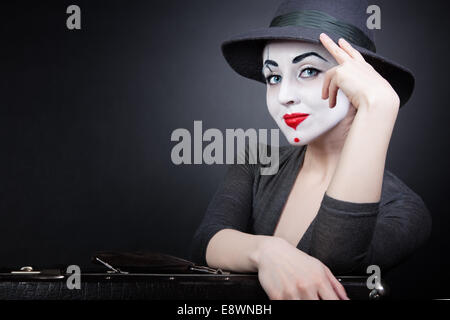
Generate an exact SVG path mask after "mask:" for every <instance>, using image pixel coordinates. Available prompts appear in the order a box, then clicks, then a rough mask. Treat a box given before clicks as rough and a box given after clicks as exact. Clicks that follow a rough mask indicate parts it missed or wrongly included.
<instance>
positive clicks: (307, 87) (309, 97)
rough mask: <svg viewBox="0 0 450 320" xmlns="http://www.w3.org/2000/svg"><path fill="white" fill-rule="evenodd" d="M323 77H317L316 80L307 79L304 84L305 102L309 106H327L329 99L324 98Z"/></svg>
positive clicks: (303, 94)
mask: <svg viewBox="0 0 450 320" xmlns="http://www.w3.org/2000/svg"><path fill="white" fill-rule="evenodd" d="M322 86H323V79H321V78H319V77H318V78H316V79H314V80H310V81H305V83H304V84H303V86H302V91H303V92H302V96H303V101H302V102H303V103H304V104H306V105H309V106H316V107H317V106H325V105H327V104H328V101H327V100H323V99H322Z"/></svg>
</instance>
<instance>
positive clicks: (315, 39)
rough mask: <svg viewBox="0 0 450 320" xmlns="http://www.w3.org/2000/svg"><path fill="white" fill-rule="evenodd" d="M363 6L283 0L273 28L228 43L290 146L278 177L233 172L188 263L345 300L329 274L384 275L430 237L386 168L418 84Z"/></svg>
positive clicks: (279, 288) (409, 195) (292, 291)
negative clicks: (391, 56)
mask: <svg viewBox="0 0 450 320" xmlns="http://www.w3.org/2000/svg"><path fill="white" fill-rule="evenodd" d="M367 6H368V4H367V2H365V1H359V0H352V1H349V0H345V1H335V0H329V1H325V0H321V1H318V0H303V1H300V0H299V1H284V2H283V3H282V4H281V5H280V7H279V9H278V11H277V13H276V15H275V18H274V19H273V20H272V23H271V26H270V28H265V29H259V30H255V31H252V32H250V33H246V34H243V35H240V36H237V37H235V38H233V39H232V40H230V41H227V42H225V43H224V44H223V46H222V49H223V53H224V55H225V58H226V59H227V61H228V62H229V63H230V65H231V66H232V67H233V69H235V70H236V71H237V72H238V73H239V74H241V75H243V76H245V77H248V78H251V79H255V80H258V81H261V82H262V81H264V82H266V86H267V105H268V109H269V112H270V114H271V115H272V117H273V118H274V120H275V121H276V123H277V124H278V126H279V127H280V129H281V130H282V131H283V133H284V134H285V136H286V138H287V139H288V141H289V143H290V144H291V145H290V146H285V147H281V148H279V153H280V164H279V171H278V172H277V173H276V174H275V175H273V176H262V175H260V174H259V164H243V165H242V164H238V165H231V166H230V168H229V170H228V171H227V174H226V177H225V180H224V181H223V183H222V184H221V186H220V188H219V189H218V190H217V192H216V194H215V195H214V198H213V199H212V201H211V202H210V205H209V206H208V209H207V212H206V214H205V217H204V219H203V221H202V223H201V225H200V227H199V228H198V230H197V232H196V234H195V235H194V239H193V242H192V245H191V258H192V260H194V261H196V262H198V263H202V264H208V265H209V266H211V267H216V268H222V269H227V270H232V271H236V272H258V277H259V281H260V283H261V285H262V287H263V288H264V290H265V291H266V293H267V294H268V296H269V298H271V299H348V297H347V295H346V292H345V289H344V288H343V286H342V285H341V284H340V283H339V281H337V279H336V278H335V276H334V275H333V273H334V274H337V273H339V274H351V273H365V271H366V269H367V267H368V266H369V265H378V266H379V267H380V268H381V271H382V272H385V271H387V270H389V269H391V268H392V267H394V266H396V265H398V264H399V263H400V262H402V261H404V260H405V259H406V258H407V257H408V256H410V255H411V254H412V253H413V252H414V251H415V250H416V249H417V248H418V247H420V246H421V245H423V243H424V242H425V241H426V240H427V239H428V237H429V234H430V230H431V217H430V214H429V212H428V209H427V207H426V206H425V204H424V202H423V201H422V199H421V198H420V196H419V195H417V194H416V193H415V192H414V191H412V190H411V189H410V188H409V187H408V186H406V185H405V184H404V183H403V182H402V181H401V180H400V179H399V178H397V177H396V176H395V175H394V174H392V173H391V172H389V171H388V170H385V160H386V153H387V150H388V146H389V141H390V138H391V135H392V131H393V128H394V124H395V121H396V118H397V114H398V112H399V109H400V108H401V107H402V106H403V105H404V104H405V103H406V101H407V100H408V99H409V97H410V95H411V93H412V90H413V87H414V78H413V76H412V74H411V73H410V72H409V71H408V70H407V69H405V68H403V67H401V66H399V65H397V64H395V63H393V62H390V61H388V60H387V59H386V58H383V57H381V56H379V55H377V54H376V53H375V44H374V43H373V34H372V33H371V30H368V29H367V28H366V26H365V22H366V20H365V19H366V17H367V16H366V15H365V12H366V9H367ZM336 8H338V9H339V10H337V9H336ZM327 34H328V35H330V37H329V36H328V35H327ZM344 38H345V39H347V40H348V41H346V40H345V39H344ZM261 70H262V71H261ZM261 72H262V73H261ZM245 156H246V158H249V157H250V156H253V155H251V154H249V151H248V150H246V154H245Z"/></svg>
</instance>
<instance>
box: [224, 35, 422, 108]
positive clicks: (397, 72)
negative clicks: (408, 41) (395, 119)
mask: <svg viewBox="0 0 450 320" xmlns="http://www.w3.org/2000/svg"><path fill="white" fill-rule="evenodd" d="M321 32H322V31H320V30H318V29H313V28H306V27H301V28H299V27H296V26H285V27H271V28H261V29H256V30H252V31H249V32H246V33H242V34H239V35H236V36H234V37H233V38H231V39H229V40H227V41H224V42H223V43H222V46H221V49H222V53H223V56H224V57H225V59H226V61H227V62H228V64H229V65H230V66H231V67H232V68H233V69H234V70H235V71H236V72H237V73H238V74H240V75H242V76H244V77H246V78H249V79H253V80H256V81H259V82H262V83H264V84H265V83H266V82H265V79H264V76H263V74H262V52H263V49H264V46H265V44H266V42H267V41H268V40H276V39H279V40H299V41H306V42H311V43H318V44H321V42H320V40H319V36H320V33H321ZM327 35H329V36H330V37H331V38H332V39H333V40H334V41H336V42H337V41H338V40H339V38H340V36H339V35H336V34H332V33H327ZM352 46H353V47H354V48H355V49H357V50H358V51H359V52H360V53H361V54H362V55H363V57H364V59H365V60H366V61H367V62H368V63H369V64H371V65H372V66H373V67H374V69H375V70H376V71H377V72H378V73H379V74H380V75H381V76H382V77H383V78H385V79H386V80H387V81H388V82H389V83H390V84H391V86H392V87H393V88H394V90H395V91H396V92H397V94H398V96H399V98H400V107H402V106H403V105H404V104H405V103H406V102H407V101H408V100H409V98H410V97H411V95H412V92H413V91H414V83H415V79H414V76H413V74H412V72H411V71H410V70H408V69H407V68H405V67H403V66H401V65H399V64H397V63H395V62H393V61H390V60H389V59H387V58H385V57H383V56H380V55H378V54H376V53H374V52H372V51H370V50H367V49H365V48H362V47H360V46H358V45H355V44H352Z"/></svg>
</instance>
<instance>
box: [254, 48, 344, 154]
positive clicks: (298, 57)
mask: <svg viewBox="0 0 450 320" xmlns="http://www.w3.org/2000/svg"><path fill="white" fill-rule="evenodd" d="M262 58H263V70H262V72H263V74H264V77H265V78H266V79H267V106H268V109H269V112H270V114H271V116H272V117H273V118H274V120H275V122H276V123H277V124H278V126H279V128H280V129H281V131H282V132H283V133H284V135H285V136H286V139H287V140H288V141H289V143H290V144H292V145H306V144H308V143H310V142H311V141H312V140H314V139H315V138H317V137H319V136H320V135H322V134H323V133H325V132H326V131H328V130H330V129H332V128H333V127H334V126H336V125H337V124H338V123H339V122H340V121H341V120H342V119H344V118H345V116H346V115H347V112H348V109H349V107H350V101H349V100H348V99H347V97H346V96H345V94H344V93H343V92H342V91H341V90H339V91H338V95H337V102H336V106H335V107H334V108H332V109H330V108H329V104H328V99H327V100H323V99H322V86H323V81H324V78H325V72H326V71H327V70H328V69H330V68H332V67H334V66H336V65H337V62H336V60H335V59H334V58H333V57H332V56H331V54H330V53H329V52H328V51H327V50H326V49H325V48H324V47H323V46H322V45H321V44H315V43H308V42H303V41H289V40H288V41H282V40H280V41H278V40H276V41H270V42H268V43H267V45H266V47H265V48H264V51H263V57H262ZM295 114H296V115H295ZM289 118H290V119H289Z"/></svg>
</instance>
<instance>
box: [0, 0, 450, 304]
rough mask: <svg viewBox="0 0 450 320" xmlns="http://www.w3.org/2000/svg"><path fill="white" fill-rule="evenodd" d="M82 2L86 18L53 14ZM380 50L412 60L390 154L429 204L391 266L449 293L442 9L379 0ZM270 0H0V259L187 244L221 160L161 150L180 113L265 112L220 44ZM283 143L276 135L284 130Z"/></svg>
mask: <svg viewBox="0 0 450 320" xmlns="http://www.w3.org/2000/svg"><path fill="white" fill-rule="evenodd" d="M73 3H75V4H78V5H79V6H80V7H81V9H82V30H81V31H68V30H67V29H66V27H65V19H66V17H67V15H66V14H65V10H66V7H67V6H68V5H70V4H73ZM373 3H376V4H378V5H380V7H381V9H382V30H381V31H377V32H376V40H377V47H378V52H379V53H381V54H383V55H385V56H387V57H389V58H392V59H394V60H397V61H399V62H401V63H402V64H404V65H405V66H408V67H410V69H412V70H413V71H414V72H415V74H416V80H417V82H416V90H415V93H414V95H413V97H412V98H411V100H410V102H409V103H408V104H407V105H406V106H405V107H404V108H402V109H401V111H400V114H399V117H398V120H397V123H396V127H395V131H394V134H393V137H392V140H391V144H390V149H389V153H388V159H387V165H386V166H387V168H388V169H389V170H391V171H393V172H394V173H395V174H396V175H398V176H399V177H400V178H401V179H402V180H403V181H404V182H405V183H406V184H407V185H408V186H410V187H411V188H412V189H413V190H415V191H416V192H417V193H418V194H419V195H421V196H422V197H423V199H424V200H425V202H426V204H427V206H428V207H429V209H430V211H431V212H432V214H433V234H432V238H431V240H430V242H429V243H428V244H427V246H426V247H424V248H422V249H421V250H420V251H418V252H417V254H416V255H415V256H414V257H413V258H411V259H410V260H409V261H408V262H407V263H405V264H403V265H401V266H400V267H398V268H397V269H396V270H394V271H393V272H392V274H391V275H389V280H390V281H391V284H392V286H393V288H394V289H395V291H394V292H393V293H394V294H395V296H397V297H417V296H424V297H443V296H447V297H450V294H449V293H448V291H447V289H448V285H449V284H450V281H449V280H448V277H447V269H448V268H449V267H450V258H449V257H448V252H450V243H449V236H448V228H449V226H450V218H449V212H448V206H447V205H446V204H447V203H448V202H447V201H448V188H447V181H448V178H449V177H450V174H449V170H450V169H449V166H448V163H449V143H448V141H447V138H448V133H449V126H448V123H447V121H448V119H449V111H448V92H449V90H448V83H449V81H448V72H449V70H448V69H449V68H448V61H447V59H446V55H447V53H448V47H449V45H448V41H447V34H448V29H449V24H450V22H449V20H448V19H447V16H448V11H447V10H446V9H447V8H446V4H445V1H433V2H432V3H433V4H432V5H431V4H430V5H427V4H426V3H424V2H417V3H415V2H413V1H408V0H402V1H387V0H383V1H375V2H373ZM277 5H278V1H273V0H245V1H235V0H229V1H216V0H213V1H211V0H209V1H206V0H202V1H200V0H191V1H174V0H166V1H46V2H42V1H39V2H37V1H36V2H34V3H32V2H30V3H27V2H20V3H16V4H11V3H10V4H6V3H2V5H1V7H2V8H1V10H0V12H1V13H0V14H1V19H0V26H1V28H0V41H1V42H0V57H1V60H0V66H1V68H0V70H1V77H0V150H1V156H0V215H1V223H0V243H1V245H0V267H18V266H23V265H44V266H45V265H47V266H48V265H54V264H78V265H81V266H89V265H90V262H89V257H90V255H91V253H92V252H94V251H96V250H153V251H160V252H164V253H168V254H172V255H176V256H180V257H184V258H187V249H188V245H189V242H190V240H191V237H192V235H193V232H194V231H195V229H196V227H197V226H198V224H199V223H200V220H201V218H202V217H203V214H204V212H205V209H206V207H207V205H208V203H209V200H210V198H211V197H212V195H213V194H214V192H215V190H216V188H217V186H218V184H219V183H220V181H221V180H222V179H223V177H224V174H225V170H226V167H225V166H224V165H212V166H208V165H190V166H189V165H184V166H183V165H182V166H176V165H174V164H172V162H171V159H170V152H171V148H172V147H173V146H174V144H175V143H173V142H171V141H170V135H171V133H172V131H173V130H174V129H176V128H187V129H188V130H190V131H191V132H192V131H193V121H194V120H202V121H203V126H204V130H205V129H206V128H219V129H220V130H222V131H223V132H224V130H225V129H226V128H243V129H247V128H266V129H271V128H277V127H276V124H275V122H274V121H273V120H272V119H271V118H270V115H269V113H268V111H267V109H266V104H265V88H264V86H263V85H262V84H259V83H257V82H253V81H251V80H247V79H245V78H242V77H240V76H238V75H237V74H235V73H234V72H233V71H232V70H231V69H230V68H229V67H228V65H227V64H226V62H225V60H224V59H223V57H222V55H221V52H220V44H221V42H222V40H224V39H226V38H228V37H229V36H230V35H232V34H235V33H238V32H241V31H243V30H247V29H250V28H257V27H261V26H266V25H268V23H269V21H270V19H271V16H272V14H273V12H274V11H275V9H276V7H277ZM281 139H282V140H281V141H280V142H281V144H287V142H286V140H285V138H284V137H283V136H282V135H281Z"/></svg>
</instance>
